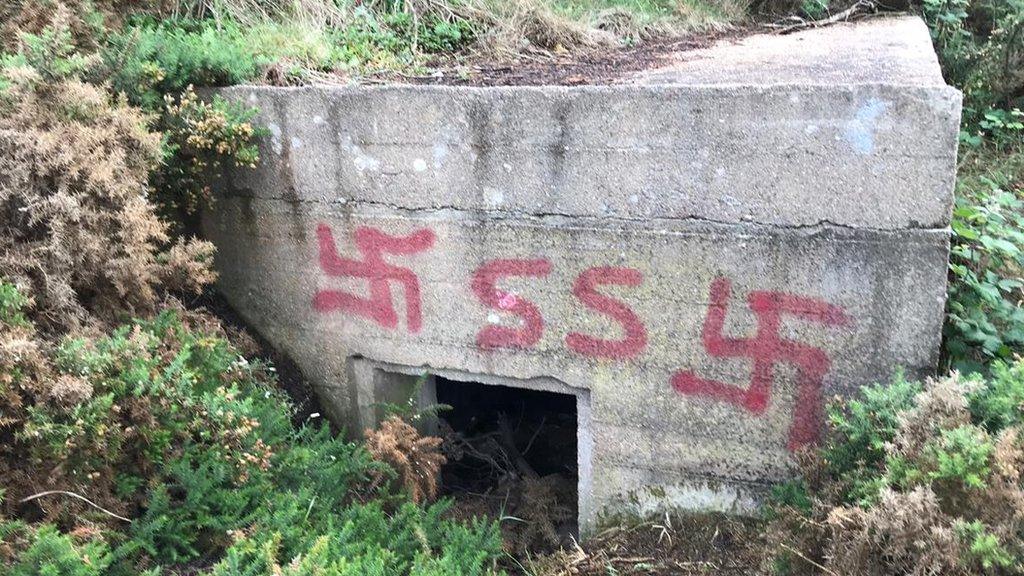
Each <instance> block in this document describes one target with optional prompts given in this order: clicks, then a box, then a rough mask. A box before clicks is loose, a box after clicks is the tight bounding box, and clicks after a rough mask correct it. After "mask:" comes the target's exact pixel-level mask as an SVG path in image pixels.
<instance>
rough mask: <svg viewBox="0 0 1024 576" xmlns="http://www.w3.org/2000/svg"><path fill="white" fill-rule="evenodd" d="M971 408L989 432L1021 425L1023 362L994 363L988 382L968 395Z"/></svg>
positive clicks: (1023, 408)
mask: <svg viewBox="0 0 1024 576" xmlns="http://www.w3.org/2000/svg"><path fill="white" fill-rule="evenodd" d="M970 410H971V419H972V420H973V421H974V422H977V423H978V424H979V425H980V426H982V427H984V428H985V429H986V430H988V431H989V432H990V433H992V434H998V433H999V432H1001V431H1003V430H1005V429H1007V428H1010V427H1013V426H1020V425H1021V424H1024V362H1021V361H1020V360H1016V361H1014V362H1010V363H1008V362H1003V361H999V360H997V361H995V362H993V363H992V365H991V370H990V375H989V378H988V380H987V384H986V385H985V386H982V387H981V388H980V389H979V390H978V391H977V392H975V393H973V394H971V397H970Z"/></svg>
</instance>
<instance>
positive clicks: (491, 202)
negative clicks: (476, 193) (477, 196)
mask: <svg viewBox="0 0 1024 576" xmlns="http://www.w3.org/2000/svg"><path fill="white" fill-rule="evenodd" d="M484 196H485V198H486V199H487V204H488V206H490V207H491V208H494V207H496V206H500V205H501V204H502V202H504V201H505V193H504V192H502V191H501V189H499V188H490V187H488V188H484Z"/></svg>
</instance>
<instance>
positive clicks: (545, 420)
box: [523, 416, 548, 456]
mask: <svg viewBox="0 0 1024 576" xmlns="http://www.w3.org/2000/svg"><path fill="white" fill-rule="evenodd" d="M547 421H548V417H547V416H544V417H543V418H541V419H540V425H539V426H537V431H536V432H534V433H533V436H531V437H530V441H529V442H527V443H526V448H523V455H524V456H525V455H526V454H529V453H530V448H533V441H534V440H536V439H537V436H539V435H540V431H541V430H543V429H544V423H545V422H547Z"/></svg>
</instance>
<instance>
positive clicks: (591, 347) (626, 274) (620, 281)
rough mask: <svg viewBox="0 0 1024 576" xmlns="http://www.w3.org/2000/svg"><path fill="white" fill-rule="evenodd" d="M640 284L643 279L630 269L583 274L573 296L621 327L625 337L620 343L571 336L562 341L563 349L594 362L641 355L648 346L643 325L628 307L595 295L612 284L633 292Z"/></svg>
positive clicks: (602, 268) (601, 269) (600, 269)
mask: <svg viewBox="0 0 1024 576" xmlns="http://www.w3.org/2000/svg"><path fill="white" fill-rule="evenodd" d="M641 282H643V276H642V275H641V274H640V271H639V270H634V269H632V268H616V267H612V266H597V267H595V268H588V269H587V270H584V271H583V273H582V274H580V275H579V276H578V277H577V278H576V282H575V283H574V284H573V288H572V293H573V295H575V296H576V298H578V299H579V300H580V302H583V304H584V305H585V306H586V307H588V308H590V309H592V310H597V311H598V312H603V313H605V314H607V315H608V316H611V317H612V318H614V319H615V320H616V321H617V322H618V323H619V324H621V325H622V328H623V330H624V331H625V333H626V335H625V337H624V338H622V339H621V340H602V339H600V338H594V337H592V336H587V335H586V334H580V333H578V332H571V333H569V334H567V335H566V337H565V345H566V346H568V347H569V349H570V350H572V351H573V352H576V353H577V354H582V355H584V356H593V357H595V358H611V359H615V360H626V359H629V358H632V357H634V356H636V355H638V354H640V352H641V351H643V349H644V347H645V346H647V330H646V329H645V328H644V325H643V322H641V321H640V318H638V317H637V315H636V313H635V312H633V310H632V309H630V307H629V306H626V305H625V304H624V303H622V302H621V301H619V300H616V299H615V298H610V297H608V296H605V295H604V294H601V293H600V292H598V291H597V286H601V285H608V284H611V285H616V286H631V287H634V288H635V287H637V286H639V285H640V283H641Z"/></svg>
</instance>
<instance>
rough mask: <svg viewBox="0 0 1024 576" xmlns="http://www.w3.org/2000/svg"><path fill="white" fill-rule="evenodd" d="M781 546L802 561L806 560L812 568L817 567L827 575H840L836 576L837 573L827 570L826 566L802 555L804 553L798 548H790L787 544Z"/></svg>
mask: <svg viewBox="0 0 1024 576" xmlns="http://www.w3.org/2000/svg"><path fill="white" fill-rule="evenodd" d="M780 546H782V547H783V548H785V549H786V550H789V551H790V552H792V553H793V554H796V555H797V556H799V557H800V558H802V559H803V560H804V561H805V562H807V563H808V564H810V565H811V566H814V567H815V568H817V569H818V570H821V571H822V572H825V573H826V574H831V576H839V574H836V573H835V572H833V571H832V570H829V569H828V568H825V567H824V566H822V565H821V564H818V563H817V562H815V561H814V560H811V559H810V558H808V557H807V556H804V555H803V554H802V553H801V552H800V551H799V550H797V549H796V548H793V547H791V546H789V545H787V544H780Z"/></svg>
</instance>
